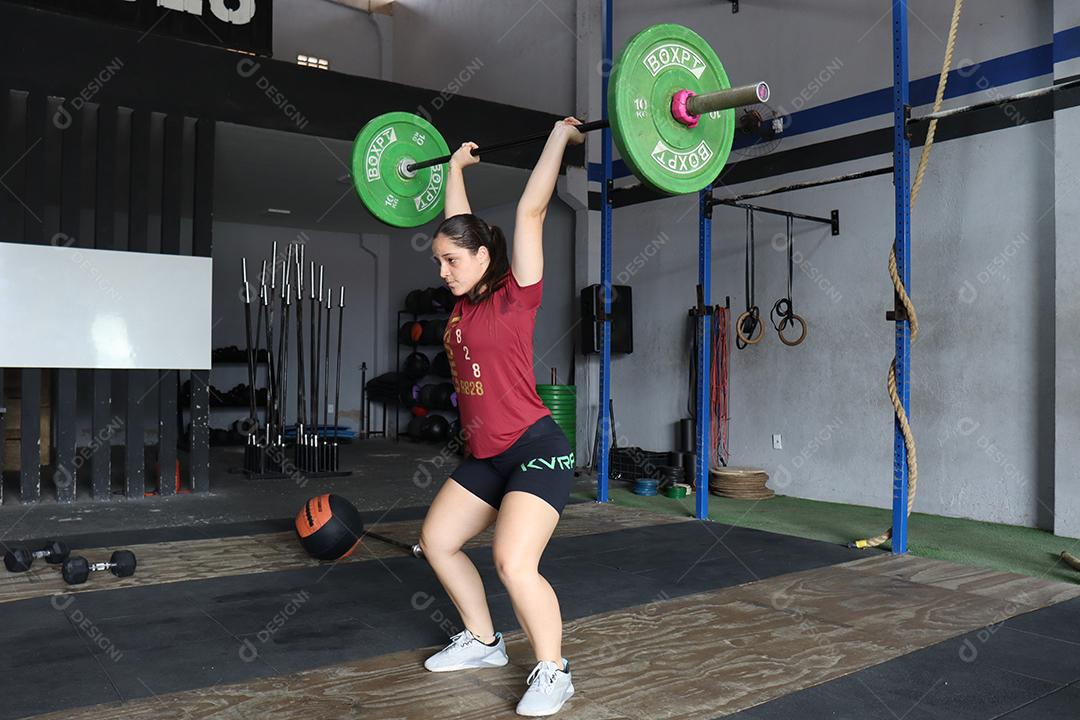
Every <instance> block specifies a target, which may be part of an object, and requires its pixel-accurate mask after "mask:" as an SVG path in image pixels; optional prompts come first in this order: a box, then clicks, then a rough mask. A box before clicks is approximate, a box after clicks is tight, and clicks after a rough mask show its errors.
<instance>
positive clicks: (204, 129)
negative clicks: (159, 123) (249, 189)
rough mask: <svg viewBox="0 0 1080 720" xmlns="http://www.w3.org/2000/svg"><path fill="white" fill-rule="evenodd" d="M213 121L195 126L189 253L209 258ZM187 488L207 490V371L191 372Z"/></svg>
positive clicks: (196, 490)
mask: <svg viewBox="0 0 1080 720" xmlns="http://www.w3.org/2000/svg"><path fill="white" fill-rule="evenodd" d="M213 203H214V121H213V120H210V119H207V118H200V119H199V121H198V122H197V123H196V125H195V198H194V218H193V226H192V232H193V235H192V246H191V247H192V255H195V256H197V257H210V253H211V250H212V247H213V207H214V205H213ZM189 472H190V475H191V488H192V489H193V490H194V491H195V492H209V491H210V371H209V370H192V371H191V467H190V470H189Z"/></svg>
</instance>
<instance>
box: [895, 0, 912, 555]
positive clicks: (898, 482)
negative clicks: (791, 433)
mask: <svg viewBox="0 0 1080 720" xmlns="http://www.w3.org/2000/svg"><path fill="white" fill-rule="evenodd" d="M908 102H909V87H908V9H907V0H895V2H893V183H894V186H895V191H896V240H895V250H896V269H897V271H898V272H899V274H900V278H901V280H902V281H903V283H904V287H905V288H907V289H908V292H909V293H910V292H911V267H910V253H911V143H910V141H909V140H908V137H907V109H908ZM897 310H899V308H897ZM910 374H911V326H910V325H909V323H908V321H907V319H906V318H902V317H899V316H898V317H897V318H896V391H897V393H898V394H899V396H900V402H901V404H902V405H903V407H904V412H906V413H907V412H909V408H910V395H911V392H910V382H911V378H910ZM908 416H909V417H910V414H909V415H908ZM893 435H894V436H893V517H892V551H893V554H895V555H900V554H903V553H906V552H907V535H908V515H907V495H908V471H907V448H906V447H905V445H904V434H903V432H902V431H901V430H900V422H899V420H897V419H896V418H894V419H893Z"/></svg>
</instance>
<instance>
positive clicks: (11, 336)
mask: <svg viewBox="0 0 1080 720" xmlns="http://www.w3.org/2000/svg"><path fill="white" fill-rule="evenodd" d="M212 268H213V262H212V260H211V259H210V258H203V257H187V256H179V255H155V254H150V253H138V252H122V251H116V250H92V249H88V248H69V247H54V246H51V245H22V244H17V243H7V242H0V367H32V368H100V369H106V368H119V369H129V370H171V369H176V370H203V369H208V368H209V367H210V346H211V340H210V330H211V327H212V325H213V319H212V318H211V296H212V285H213V283H212V280H213V272H212Z"/></svg>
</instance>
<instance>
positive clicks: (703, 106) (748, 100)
mask: <svg viewBox="0 0 1080 720" xmlns="http://www.w3.org/2000/svg"><path fill="white" fill-rule="evenodd" d="M768 100H769V85H768V83H764V82H758V83H754V84H752V85H743V86H742V87H737V88H730V89H728V90H720V91H719V92H714V93H708V94H705V95H694V96H693V97H691V98H690V99H689V100H688V101H687V103H686V108H687V110H689V111H690V114H691V115H704V114H706V113H711V112H716V111H717V110H729V109H731V108H737V107H744V106H746V105H756V104H758V103H763V102H767V101H768Z"/></svg>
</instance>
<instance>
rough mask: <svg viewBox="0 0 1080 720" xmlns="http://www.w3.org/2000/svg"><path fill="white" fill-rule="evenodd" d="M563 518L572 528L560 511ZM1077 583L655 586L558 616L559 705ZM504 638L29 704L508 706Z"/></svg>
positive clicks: (803, 667)
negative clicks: (563, 618)
mask: <svg viewBox="0 0 1080 720" xmlns="http://www.w3.org/2000/svg"><path fill="white" fill-rule="evenodd" d="M598 509H600V508H597V507H595V506H593V507H590V508H589V512H596V511H597V510H598ZM624 512H625V510H624V509H619V511H618V514H619V515H623V513H624ZM625 517H626V520H625V521H637V520H633V519H632V518H631V517H630V516H628V515H627V516H625ZM568 519H569V518H568ZM655 519H656V517H655V516H650V517H649V518H648V520H650V521H652V520H655ZM639 520H640V519H639ZM622 521H623V520H620V522H622ZM566 526H567V527H566V528H564V529H563V531H564V532H567V531H570V532H572V528H573V527H574V521H570V522H566ZM560 527H561V526H560ZM1078 595H1080V587H1078V586H1072V585H1062V584H1059V583H1054V582H1048V581H1042V580H1038V579H1034V578H1029V577H1023V576H1018V575H1012V574H1009V573H1002V572H996V571H991V570H981V569H977V568H969V567H964V566H958V565H952V564H949V563H944V562H940V561H935V560H925V559H920V558H914V557H892V556H888V555H879V556H874V557H870V558H866V559H862V560H857V561H855V562H851V563H846V564H843V565H835V566H831V567H827V568H823V569H819V570H809V571H805V572H798V573H792V574H788V575H782V576H778V577H773V578H770V579H767V580H762V581H759V582H753V583H750V584H747V585H742V586H738V587H732V588H726V589H722V590H717V591H713V592H707V593H700V594H696V595H689V596H685V597H681V598H677V599H666V598H664V597H659V598H656V599H655V601H653V602H651V603H648V604H645V605H639V606H636V607H632V608H629V609H625V610H621V611H618V612H611V613H604V614H600V615H594V616H590V617H586V618H581V619H578V620H575V621H572V622H568V623H566V625H565V629H564V645H563V654H564V655H566V656H567V657H568V658H570V661H571V663H572V670H573V673H574V685H575V687H576V689H577V694H576V695H575V696H574V698H573V699H572V700H571V701H570V703H568V705H567V706H566V708H565V709H564V710H563V711H562V712H561V713H560V714H559V716H558V717H560V718H564V719H565V720H571V719H573V718H579V719H588V720H616V719H618V718H625V719H632V720H639V719H640V720H645V719H648V720H654V719H656V718H695V720H701V719H702V718H706V719H707V718H713V717H718V716H722V715H728V714H731V713H734V712H737V711H739V710H742V709H745V708H748V707H752V706H754V705H757V704H760V703H763V702H766V701H768V700H771V699H774V698H777V697H780V696H782V695H786V694H788V693H791V692H794V691H796V690H800V689H803V688H807V687H810V686H813V685H817V684H819V683H822V682H826V681H828V680H831V679H834V678H838V677H841V676H843V675H847V674H849V673H852V672H855V671H857V670H860V669H862V668H866V667H869V666H871V665H876V664H878V663H881V662H884V661H886V660H888V659H891V658H893V657H897V656H899V655H903V654H906V653H908V652H911V651H913V650H916V649H918V648H922V647H926V646H928V645H931V644H933V643H937V642H940V641H943V640H947V639H949V638H952V637H955V636H957V635H960V634H963V633H965V632H968V631H971V630H974V629H977V628H980V627H983V626H986V625H989V624H993V623H998V622H1001V621H1003V620H1005V619H1007V618H1009V617H1012V616H1014V615H1018V614H1021V613H1025V612H1029V611H1031V610H1035V609H1038V608H1040V607H1044V606H1046V605H1049V604H1052V603H1054V602H1058V601H1062V600H1066V599H1069V598H1073V597H1076V596H1078ZM507 644H508V649H509V653H510V657H511V662H510V664H509V665H507V666H506V667H504V668H493V669H486V670H476V671H466V672H460V673H445V674H433V673H428V672H426V671H424V670H423V668H422V665H421V663H422V662H423V659H424V658H425V657H426V656H427V655H428V654H430V652H431V651H432V650H433V649H434V648H427V649H421V650H415V651H407V652H401V653H396V654H393V655H386V656H382V657H378V658H373V659H369V660H365V661H361V662H355V663H349V664H343V665H338V666H334V667H326V668H321V669H317V670H311V671H307V672H303V673H297V674H293V675H287V676H282V677H275V678H267V679H263V680H258V681H253V682H246V683H242V684H236V685H223V686H217V687H211V688H204V689H200V690H195V691H190V692H183V693H177V694H173V695H166V696H159V697H155V698H151V699H147V700H140V701H134V702H129V703H126V704H124V705H117V704H113V705H103V706H98V707H94V708H86V709H83V710H67V711H64V712H61V713H55V714H51V715H47V716H41V717H45V718H49V719H50V720H52V719H56V720H59V719H60V718H64V719H65V720H91V719H98V718H100V719H105V718H108V719H110V720H113V719H116V720H135V719H137V718H144V719H146V720H170V719H173V718H176V719H180V718H184V719H191V720H194V719H197V718H198V719H202V718H259V719H260V720H261V719H262V718H274V719H275V720H278V719H281V720H288V719H290V718H303V719H304V720H309V719H310V718H365V719H378V720H389V719H399V720H432V719H434V718H439V719H442V718H465V719H475V720H482V719H483V720H486V719H488V718H507V719H509V718H514V717H516V715H515V714H514V705H515V704H516V702H517V699H518V698H519V697H520V695H521V693H522V692H523V691H524V689H525V685H524V679H525V676H526V674H527V673H528V671H529V670H530V669H531V667H532V665H533V659H532V656H531V652H530V649H529V647H528V643H527V641H526V640H525V638H524V637H523V636H522V634H521V633H512V634H509V635H507Z"/></svg>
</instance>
